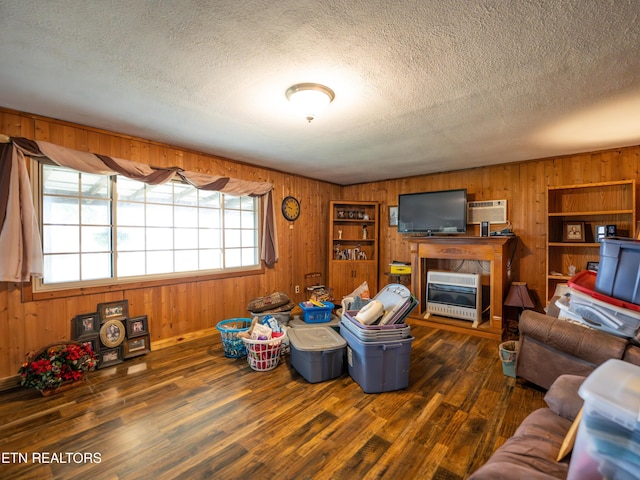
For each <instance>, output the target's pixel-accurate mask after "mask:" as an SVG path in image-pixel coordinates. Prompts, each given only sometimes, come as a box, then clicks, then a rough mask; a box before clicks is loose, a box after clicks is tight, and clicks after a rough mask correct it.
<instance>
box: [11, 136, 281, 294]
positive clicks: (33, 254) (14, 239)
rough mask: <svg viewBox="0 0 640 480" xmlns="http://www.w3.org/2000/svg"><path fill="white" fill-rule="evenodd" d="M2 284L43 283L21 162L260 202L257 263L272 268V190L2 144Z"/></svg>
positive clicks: (20, 142) (44, 146)
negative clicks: (178, 184) (183, 185)
mask: <svg viewBox="0 0 640 480" xmlns="http://www.w3.org/2000/svg"><path fill="white" fill-rule="evenodd" d="M0 142H2V143H0V259H1V260H2V261H1V262H0V281H5V282H27V281H29V280H30V277H31V276H34V277H42V263H43V259H42V242H41V238H40V231H39V228H38V221H37V218H36V214H35V209H34V206H33V200H32V199H33V196H32V193H31V185H30V181H29V176H28V173H27V168H26V164H25V157H33V158H47V159H49V160H50V161H52V162H54V163H55V164H57V165H60V166H64V167H68V168H71V169H74V170H78V171H80V172H85V173H93V174H99V175H123V176H125V177H127V178H131V179H133V180H138V181H141V182H145V183H149V184H152V185H157V184H161V183H166V182H169V181H171V180H173V179H175V178H176V177H178V178H180V179H182V180H183V181H185V182H187V183H189V184H190V185H193V186H194V187H196V188H199V189H204V190H215V191H219V192H222V193H225V194H228V195H235V196H245V195H249V196H256V197H264V201H263V205H264V211H263V224H262V252H261V260H262V261H264V263H265V265H266V266H267V267H273V265H274V264H275V263H276V261H277V260H278V242H277V234H276V226H275V207H274V203H273V185H272V184H271V183H268V182H250V181H246V180H239V179H235V178H230V177H223V176H214V175H207V174H203V173H197V172H188V171H186V170H182V169H180V168H156V167H151V166H149V165H146V164H143V163H138V162H133V161H131V160H123V159H120V158H113V157H108V156H105V155H98V154H93V153H88V152H80V151H77V150H72V149H69V148H65V147H61V146H59V145H54V144H52V143H48V142H39V141H33V140H28V139H26V138H17V137H13V138H8V137H4V138H3V139H0Z"/></svg>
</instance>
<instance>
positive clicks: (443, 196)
mask: <svg viewBox="0 0 640 480" xmlns="http://www.w3.org/2000/svg"><path fill="white" fill-rule="evenodd" d="M398 232H400V233H422V234H425V235H449V234H464V233H467V190H466V189H464V188H463V189H458V190H444V191H438V192H421V193H406V194H402V195H398Z"/></svg>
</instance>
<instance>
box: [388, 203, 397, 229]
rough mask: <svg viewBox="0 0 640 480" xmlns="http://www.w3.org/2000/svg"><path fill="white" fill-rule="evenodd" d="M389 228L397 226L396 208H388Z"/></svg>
mask: <svg viewBox="0 0 640 480" xmlns="http://www.w3.org/2000/svg"><path fill="white" fill-rule="evenodd" d="M389 226H390V227H397V226H398V206H397V205H396V206H393V207H389Z"/></svg>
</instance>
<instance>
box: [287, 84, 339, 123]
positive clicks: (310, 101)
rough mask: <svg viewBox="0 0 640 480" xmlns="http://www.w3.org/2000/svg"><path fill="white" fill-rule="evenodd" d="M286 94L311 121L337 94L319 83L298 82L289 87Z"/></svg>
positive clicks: (296, 107)
mask: <svg viewBox="0 0 640 480" xmlns="http://www.w3.org/2000/svg"><path fill="white" fill-rule="evenodd" d="M285 95H286V96H287V98H288V99H289V101H290V102H291V105H293V107H294V108H295V109H296V110H298V111H300V113H302V114H303V115H304V116H305V118H306V119H307V121H308V122H309V123H311V120H313V119H314V118H315V117H316V114H318V113H320V112H321V111H322V110H324V109H325V108H327V105H329V104H330V103H331V102H332V101H333V99H334V98H335V96H336V94H335V93H333V90H331V89H330V88H329V87H325V86H324V85H320V84H319V83H297V84H295V85H292V86H290V87H289V88H287V91H286V92H285Z"/></svg>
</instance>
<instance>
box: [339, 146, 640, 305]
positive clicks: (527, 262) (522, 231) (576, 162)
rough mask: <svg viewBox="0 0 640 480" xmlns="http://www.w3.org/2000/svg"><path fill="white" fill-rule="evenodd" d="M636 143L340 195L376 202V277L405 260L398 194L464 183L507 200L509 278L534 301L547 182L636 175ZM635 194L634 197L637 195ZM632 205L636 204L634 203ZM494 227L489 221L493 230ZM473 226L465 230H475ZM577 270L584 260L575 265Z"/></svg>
mask: <svg viewBox="0 0 640 480" xmlns="http://www.w3.org/2000/svg"><path fill="white" fill-rule="evenodd" d="M639 160H640V147H625V148H619V149H614V150H607V151H601V152H593V153H583V154H576V155H568V156H562V157H557V158H547V159H541V160H531V161H526V162H518V163H508V164H500V165H495V166H487V167H480V168H473V169H468V170H461V171H452V172H444V173H437V174H430V175H423V176H417V177H411V178H404V179H399V180H388V181H382V182H375V183H367V184H362V185H352V186H348V187H344V188H343V191H342V196H343V198H347V199H350V200H378V201H380V202H381V205H382V208H381V218H382V221H381V224H380V232H381V233H380V236H381V245H380V248H381V252H380V262H381V263H380V266H381V268H380V272H381V275H380V281H381V282H383V283H382V284H384V282H386V280H385V278H383V277H384V273H383V272H384V271H385V266H386V265H388V264H389V263H390V262H391V261H392V260H401V261H409V260H410V253H409V240H410V237H405V236H403V235H400V234H398V231H397V228H395V227H389V222H388V216H389V210H388V207H389V206H390V205H397V204H398V195H399V194H400V193H412V192H422V191H430V190H448V189H456V188H466V189H467V195H468V199H469V200H470V201H474V200H500V199H507V218H508V220H509V221H510V222H511V224H512V227H513V230H514V231H515V233H516V235H517V236H518V244H517V247H516V251H515V254H514V256H513V261H512V268H511V279H512V280H516V281H523V282H527V284H528V286H529V288H530V289H531V290H532V291H533V292H532V293H533V294H534V295H535V296H536V297H537V300H538V303H539V306H540V307H542V306H543V303H546V302H545V289H546V265H545V262H546V230H545V229H546V222H547V220H546V211H545V208H546V207H545V196H546V189H547V186H549V185H572V184H580V183H592V182H604V181H609V180H623V179H632V178H635V179H636V180H637V179H638V165H639ZM636 198H638V197H636ZM636 208H638V206H637V205H636ZM497 228H499V226H497V225H492V229H497ZM478 234H479V232H478V227H477V226H475V230H471V232H470V235H478ZM578 267H579V268H580V269H583V268H584V267H586V265H582V266H578Z"/></svg>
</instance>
